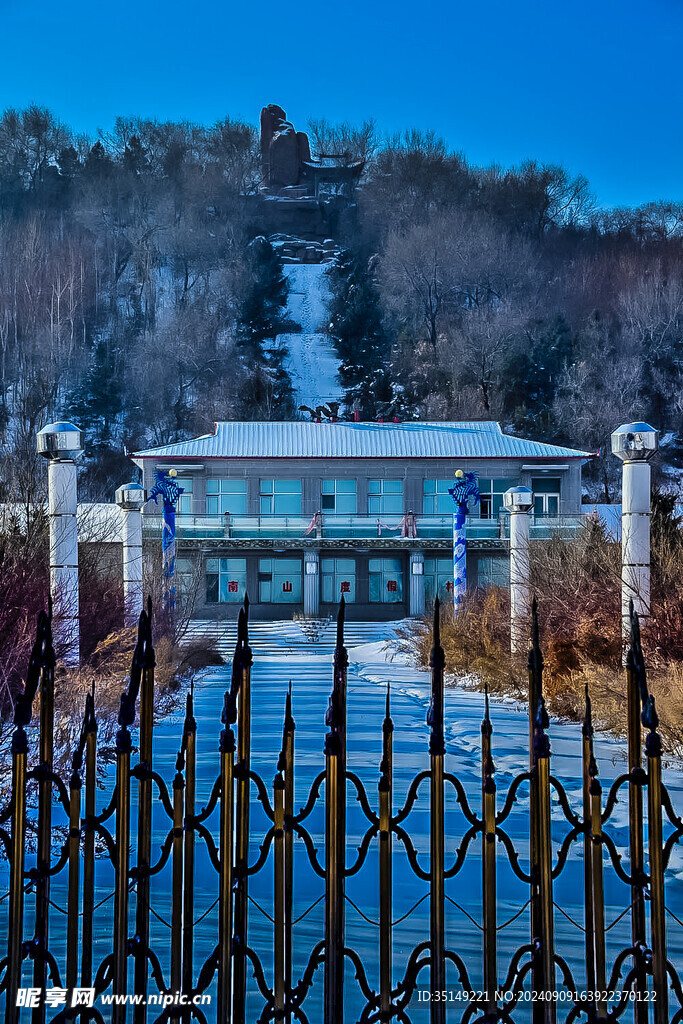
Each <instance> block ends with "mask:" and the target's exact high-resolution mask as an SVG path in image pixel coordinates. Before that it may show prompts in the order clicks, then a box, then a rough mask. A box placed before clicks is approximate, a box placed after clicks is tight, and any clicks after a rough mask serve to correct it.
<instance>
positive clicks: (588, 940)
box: [581, 686, 602, 992]
mask: <svg viewBox="0 0 683 1024" xmlns="http://www.w3.org/2000/svg"><path fill="white" fill-rule="evenodd" d="M585 697H586V710H585V714H584V718H583V725H582V726H581V766H582V774H581V778H582V787H581V791H582V811H583V891H584V928H585V931H584V945H585V963H586V988H587V989H588V990H589V991H590V992H595V990H596V984H595V936H594V930H593V928H594V926H593V866H592V858H593V843H592V840H591V821H592V809H591V808H592V801H591V763H592V757H593V714H592V706H591V699H590V697H589V695H588V686H586V693H585ZM599 855H600V856H602V852H601V851H600V853H599Z"/></svg>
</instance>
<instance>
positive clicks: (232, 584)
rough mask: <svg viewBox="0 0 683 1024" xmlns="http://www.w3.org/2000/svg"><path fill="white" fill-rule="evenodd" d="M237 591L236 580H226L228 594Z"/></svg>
mask: <svg viewBox="0 0 683 1024" xmlns="http://www.w3.org/2000/svg"><path fill="white" fill-rule="evenodd" d="M238 590H239V586H238V583H237V580H228V593H229V594H236V593H237V591H238Z"/></svg>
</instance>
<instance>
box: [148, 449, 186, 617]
mask: <svg viewBox="0 0 683 1024" xmlns="http://www.w3.org/2000/svg"><path fill="white" fill-rule="evenodd" d="M177 475H178V470H177V469H169V471H168V472H166V471H165V470H161V469H158V470H157V471H156V483H155V484H154V487H152V490H151V491H150V492H149V500H150V501H154V503H155V504H157V505H158V504H159V502H158V500H157V499H158V498H160V497H161V498H162V499H163V514H164V525H163V529H162V532H161V564H162V574H163V582H164V590H163V606H164V609H165V610H166V611H168V612H171V613H172V612H173V610H174V608H175V552H176V521H175V517H176V509H177V506H178V499H179V498H180V495H181V494H184V488H183V487H179V486H178V484H177V483H176V482H175V477H176V476H177Z"/></svg>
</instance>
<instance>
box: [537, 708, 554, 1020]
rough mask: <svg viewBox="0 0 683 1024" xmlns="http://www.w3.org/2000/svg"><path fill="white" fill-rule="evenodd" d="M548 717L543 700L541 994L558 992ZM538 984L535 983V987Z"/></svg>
mask: <svg viewBox="0 0 683 1024" xmlns="http://www.w3.org/2000/svg"><path fill="white" fill-rule="evenodd" d="M548 725H549V722H548V715H547V713H546V710H545V701H544V700H543V697H540V698H539V701H538V706H537V710H536V716H535V720H534V770H533V773H532V780H531V785H532V788H533V789H534V790H535V791H536V796H535V800H534V803H535V818H536V821H535V832H536V850H537V864H538V868H537V870H538V875H537V892H538V916H537V925H538V931H537V934H536V935H535V936H534V940H535V945H536V961H537V973H538V981H539V985H538V989H537V991H540V992H548V993H552V992H554V991H555V938H554V920H553V918H554V913H553V912H554V905H553V875H552V842H551V838H550V824H551V821H550V740H549V739H548V736H547V733H546V729H547V728H548ZM534 984H535V983H534ZM555 1010H556V1007H555V1003H554V1001H553V1000H552V998H549V999H548V998H546V999H545V1000H543V1001H541V1005H540V1009H539V1019H540V1020H542V1021H543V1024H554V1021H555V1015H556V1014H555Z"/></svg>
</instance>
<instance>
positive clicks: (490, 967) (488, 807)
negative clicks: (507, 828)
mask: <svg viewBox="0 0 683 1024" xmlns="http://www.w3.org/2000/svg"><path fill="white" fill-rule="evenodd" d="M484 702H485V703H484V706H485V709H486V710H485V715H484V719H483V721H482V723H481V818H482V830H481V869H482V882H481V884H482V902H483V915H482V916H483V922H484V932H483V941H484V990H485V992H486V1012H487V1014H489V1015H491V1017H492V1019H493V1015H495V1013H496V990H497V988H498V964H497V954H498V930H497V926H496V780H495V770H496V768H495V765H494V763H493V755H492V750H491V736H492V734H493V726H492V725H491V717H490V715H489V695H488V692H485V695H484Z"/></svg>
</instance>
